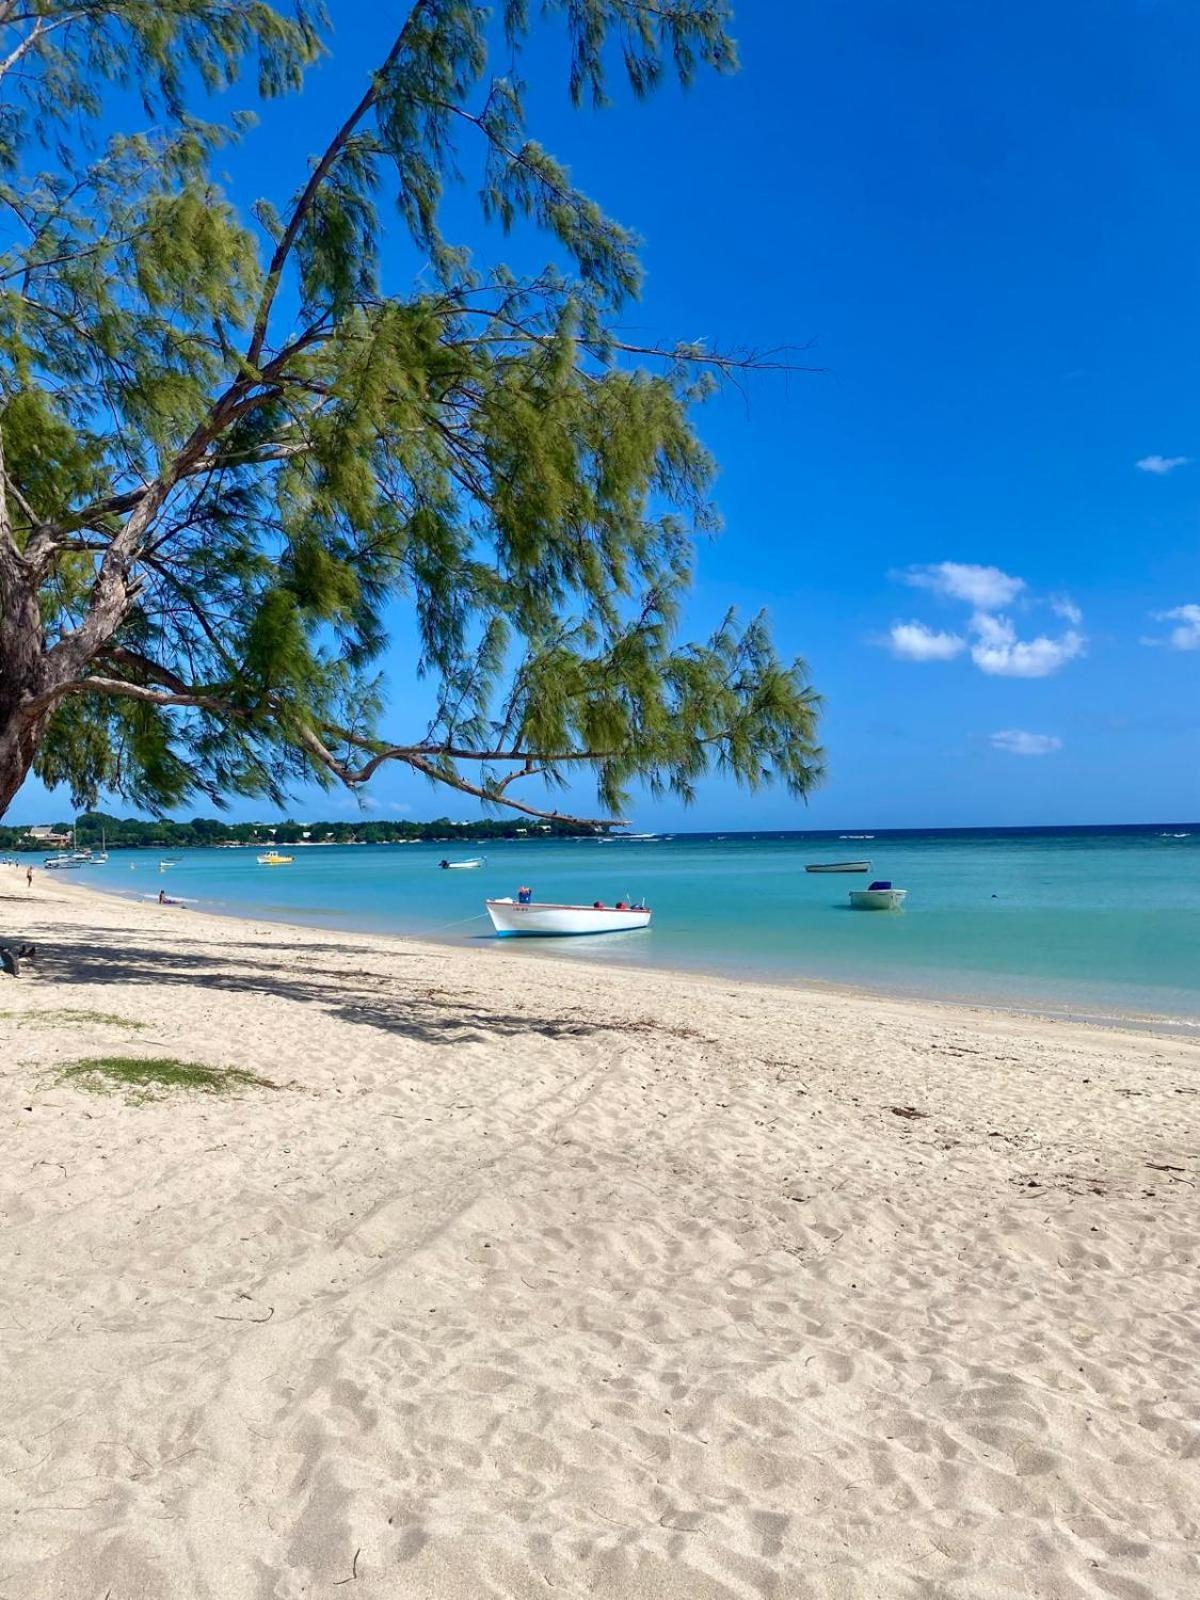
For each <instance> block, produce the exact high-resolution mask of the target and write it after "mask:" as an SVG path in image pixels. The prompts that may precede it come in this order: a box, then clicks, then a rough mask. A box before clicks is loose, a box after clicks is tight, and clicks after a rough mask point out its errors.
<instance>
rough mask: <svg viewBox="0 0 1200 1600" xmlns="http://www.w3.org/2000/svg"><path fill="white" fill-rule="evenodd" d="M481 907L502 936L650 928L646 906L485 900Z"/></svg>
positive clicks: (648, 911)
mask: <svg viewBox="0 0 1200 1600" xmlns="http://www.w3.org/2000/svg"><path fill="white" fill-rule="evenodd" d="M484 905H485V906H486V908H487V914H488V916H489V917H491V919H492V927H493V928H495V930H496V932H497V933H499V934H504V935H513V934H518V935H520V934H524V935H540V936H542V937H553V936H556V935H567V934H580V933H628V932H630V931H631V930H632V929H634V928H648V927H649V926H650V908H649V906H627V905H619V906H604V905H592V906H570V905H552V904H549V903H546V902H542V903H535V902H534V901H531V900H529V901H520V900H513V899H504V900H485V901H484Z"/></svg>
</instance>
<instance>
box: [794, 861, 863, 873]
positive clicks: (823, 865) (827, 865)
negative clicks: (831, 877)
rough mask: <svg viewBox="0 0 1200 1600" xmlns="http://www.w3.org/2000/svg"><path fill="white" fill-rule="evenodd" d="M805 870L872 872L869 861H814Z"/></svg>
mask: <svg viewBox="0 0 1200 1600" xmlns="http://www.w3.org/2000/svg"><path fill="white" fill-rule="evenodd" d="M804 870H805V872H870V870H871V863H870V862H869V861H814V862H812V863H810V865H808V866H807V867H805V869H804Z"/></svg>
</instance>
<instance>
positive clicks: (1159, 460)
mask: <svg viewBox="0 0 1200 1600" xmlns="http://www.w3.org/2000/svg"><path fill="white" fill-rule="evenodd" d="M1191 459H1192V458H1191V456H1143V457H1142V459H1141V460H1140V461H1139V462H1137V469H1138V471H1139V472H1152V473H1153V474H1154V476H1155V477H1156V478H1165V477H1166V475H1167V473H1168V472H1174V471H1175V468H1176V467H1186V466H1188V465H1190V463H1191Z"/></svg>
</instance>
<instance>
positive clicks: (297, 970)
mask: <svg viewBox="0 0 1200 1600" xmlns="http://www.w3.org/2000/svg"><path fill="white" fill-rule="evenodd" d="M180 931H181V930H179V931H177V930H172V933H171V935H170V938H169V940H168V939H167V938H166V937H164V941H163V943H162V944H161V945H158V946H153V947H151V946H149V945H144V944H135V943H132V942H127V941H124V940H122V939H121V938H120V937H119V936H114V933H113V930H112V929H111V928H75V929H72V931H71V933H70V935H68V936H64V935H63V934H62V933H61V932H60V933H58V934H57V935H56V939H55V943H54V945H53V946H52V947H51V946H46V945H43V946H41V947H40V948H39V951H38V959H37V969H36V970H37V972H38V974H39V976H40V977H41V978H42V979H43V980H47V981H49V982H52V983H70V984H78V985H86V984H97V985H110V984H114V983H147V984H150V983H153V984H174V985H178V986H180V987H181V988H199V989H207V990H212V991H215V992H218V993H225V994H254V995H275V996H281V997H282V998H284V999H285V1000H295V1001H298V1002H299V1003H301V1004H303V1005H318V1006H320V1007H321V1008H322V1009H323V1010H324V1011H325V1012H326V1013H327V1015H329V1016H332V1017H336V1018H338V1019H339V1020H341V1021H344V1022H353V1023H356V1024H358V1025H359V1026H362V1027H370V1028H380V1029H383V1030H385V1031H386V1032H388V1033H394V1034H398V1035H401V1036H403V1037H405V1038H409V1039H415V1040H418V1041H420V1042H421V1043H424V1044H442V1045H446V1044H457V1045H461V1044H464V1043H469V1042H472V1041H482V1040H486V1039H487V1037H488V1036H489V1035H496V1034H499V1035H502V1036H505V1037H516V1036H518V1035H525V1036H529V1035H538V1036H539V1037H541V1038H546V1039H571V1038H574V1039H578V1038H580V1037H582V1036H587V1035H597V1034H603V1033H606V1032H610V1031H612V1030H613V1029H614V1028H616V1027H617V1026H618V1025H617V1024H615V1023H612V1024H610V1023H594V1022H589V1021H587V1020H586V1019H585V1018H583V1017H581V1016H578V1015H576V1016H571V1015H567V1016H563V1015H561V1014H560V1015H558V1016H553V1017H551V1016H538V1015H536V1014H514V1013H507V1012H503V1011H497V1010H493V1009H491V1008H489V1007H481V1006H480V1005H478V1003H477V1002H476V1001H475V1000H474V999H473V998H472V997H470V996H467V995H464V994H460V993H455V992H453V991H450V990H446V989H439V988H437V987H434V986H430V985H429V984H428V983H425V982H423V981H421V980H417V979H415V978H414V979H411V980H406V978H405V977H404V976H403V975H402V973H400V972H397V973H395V974H384V973H378V972H364V971H357V972H356V971H354V970H352V969H348V968H346V967H338V966H328V965H317V964H316V962H317V960H320V959H321V958H329V957H331V956H342V957H346V958H350V959H353V958H354V957H358V956H361V951H360V950H359V949H358V948H357V947H356V946H354V945H352V944H338V943H321V944H302V945H292V944H280V943H277V942H275V941H272V942H271V944H270V945H269V946H267V947H266V948H269V950H270V952H271V955H272V957H273V958H274V959H272V960H269V961H259V960H256V959H255V957H254V955H253V954H252V953H247V952H246V951H245V949H244V948H243V949H240V950H238V951H232V950H230V951H222V952H220V953H219V954H213V953H212V951H213V946H212V945H211V944H210V943H208V942H207V941H204V940H198V939H188V938H186V937H183V938H181V937H180V936H179V932H180ZM280 957H282V958H283V961H282V963H281V961H280V959H279V958H280ZM428 959H429V958H428V956H426V955H424V954H422V955H409V954H407V953H406V952H404V951H403V950H399V949H397V950H396V951H395V952H394V953H390V952H389V954H388V960H389V962H391V963H392V964H393V965H394V966H396V967H398V968H399V967H401V966H403V965H404V964H407V963H410V962H426V961H428ZM620 1031H622V1032H627V1031H628V1025H627V1024H625V1025H622V1026H621V1030H620Z"/></svg>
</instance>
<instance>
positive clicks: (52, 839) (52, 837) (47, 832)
mask: <svg viewBox="0 0 1200 1600" xmlns="http://www.w3.org/2000/svg"><path fill="white" fill-rule="evenodd" d="M25 837H26V838H27V839H32V840H33V842H34V843H35V844H54V845H59V844H70V842H71V835H70V834H69V833H56V832H55V830H54V829H53V828H49V827H46V826H45V825H42V826H39V827H36V828H26V830H25Z"/></svg>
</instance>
